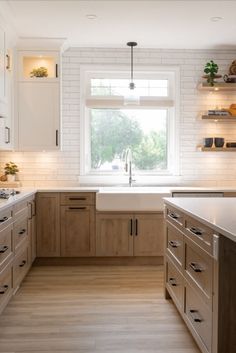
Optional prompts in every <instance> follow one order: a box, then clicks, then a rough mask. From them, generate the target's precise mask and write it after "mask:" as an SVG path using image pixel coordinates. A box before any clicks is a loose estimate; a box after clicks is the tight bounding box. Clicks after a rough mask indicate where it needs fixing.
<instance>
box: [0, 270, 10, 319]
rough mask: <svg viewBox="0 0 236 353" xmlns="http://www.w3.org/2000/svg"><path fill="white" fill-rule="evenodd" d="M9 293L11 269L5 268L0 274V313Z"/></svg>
mask: <svg viewBox="0 0 236 353" xmlns="http://www.w3.org/2000/svg"><path fill="white" fill-rule="evenodd" d="M11 293H12V267H11V266H7V267H6V268H5V269H4V270H3V271H2V272H0V312H1V311H2V309H3V305H4V303H5V301H6V300H7V298H8V297H9V296H10V295H11ZM4 306H5V305H4Z"/></svg>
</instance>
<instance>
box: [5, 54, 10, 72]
mask: <svg viewBox="0 0 236 353" xmlns="http://www.w3.org/2000/svg"><path fill="white" fill-rule="evenodd" d="M6 62H7V63H6V69H7V70H10V68H11V61H10V55H9V54H6Z"/></svg>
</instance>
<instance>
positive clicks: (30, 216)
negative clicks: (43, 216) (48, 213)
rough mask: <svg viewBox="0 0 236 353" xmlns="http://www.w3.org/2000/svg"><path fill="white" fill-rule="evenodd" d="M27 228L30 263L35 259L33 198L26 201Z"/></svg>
mask: <svg viewBox="0 0 236 353" xmlns="http://www.w3.org/2000/svg"><path fill="white" fill-rule="evenodd" d="M28 228H29V232H30V248H31V264H32V263H33V262H34V260H35V259H36V203H35V198H33V199H31V200H29V202H28Z"/></svg>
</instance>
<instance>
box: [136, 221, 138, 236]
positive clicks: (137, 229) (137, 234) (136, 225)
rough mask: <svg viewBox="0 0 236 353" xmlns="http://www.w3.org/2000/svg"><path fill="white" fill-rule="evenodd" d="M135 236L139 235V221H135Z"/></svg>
mask: <svg viewBox="0 0 236 353" xmlns="http://www.w3.org/2000/svg"><path fill="white" fill-rule="evenodd" d="M135 235H136V236H137V235H138V220H137V219H136V220H135Z"/></svg>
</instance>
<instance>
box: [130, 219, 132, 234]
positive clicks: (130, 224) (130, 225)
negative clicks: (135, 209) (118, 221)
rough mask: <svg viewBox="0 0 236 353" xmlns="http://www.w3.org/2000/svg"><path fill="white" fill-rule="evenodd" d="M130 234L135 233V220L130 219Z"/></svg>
mask: <svg viewBox="0 0 236 353" xmlns="http://www.w3.org/2000/svg"><path fill="white" fill-rule="evenodd" d="M130 235H133V220H132V219H131V220H130Z"/></svg>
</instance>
